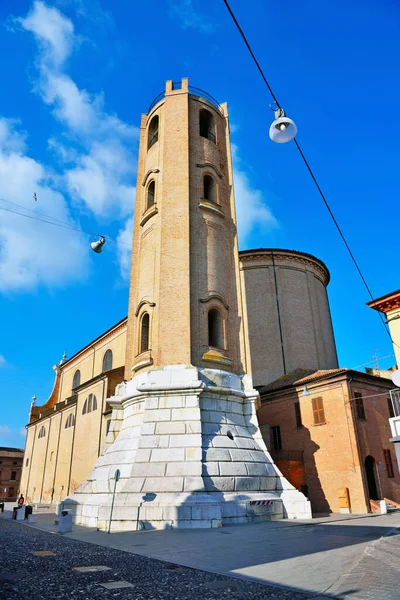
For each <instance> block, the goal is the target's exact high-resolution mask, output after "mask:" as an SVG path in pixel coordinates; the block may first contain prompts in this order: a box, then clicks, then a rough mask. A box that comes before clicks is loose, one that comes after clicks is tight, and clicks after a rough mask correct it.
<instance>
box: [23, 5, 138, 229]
mask: <svg viewBox="0 0 400 600" xmlns="http://www.w3.org/2000/svg"><path fill="white" fill-rule="evenodd" d="M20 23H21V25H22V27H23V29H25V30H26V31H29V32H31V33H32V34H33V35H34V37H35V39H36V40H37V42H38V46H39V53H38V58H37V61H36V65H37V68H38V72H39V79H38V83H37V86H36V91H37V92H38V93H39V94H40V95H41V97H42V99H43V101H44V102H45V103H46V104H48V105H49V106H51V107H52V112H53V115H54V117H55V118H56V119H57V120H58V121H59V122H60V123H61V125H62V126H63V127H64V128H65V134H66V135H67V137H68V139H69V143H70V146H72V147H74V151H71V147H65V141H64V142H63V144H60V143H59V142H57V140H56V139H55V138H54V137H53V138H52V140H51V142H50V143H51V145H52V147H53V148H55V149H57V150H58V155H59V157H60V158H61V159H63V160H65V163H64V165H63V166H64V180H65V185H66V188H67V190H68V192H69V194H71V196H72V198H73V199H74V200H76V201H77V202H78V204H79V203H84V204H85V205H86V206H87V207H88V208H89V209H90V211H92V212H93V213H94V215H96V216H99V217H114V218H119V217H125V216H126V215H127V214H128V213H129V212H130V211H131V210H132V207H133V205H132V203H133V197H134V188H133V179H134V176H135V166H136V146H137V141H138V131H139V130H138V128H136V127H132V126H131V125H129V124H127V123H125V122H124V121H121V119H119V117H118V116H117V115H115V114H112V113H109V112H107V111H106V110H105V106H104V97H103V94H102V92H99V93H96V94H90V93H89V92H88V91H87V90H84V89H79V87H78V86H77V84H76V83H75V82H74V81H73V80H72V79H71V77H70V76H69V75H68V74H67V73H66V72H65V60H66V58H67V57H68V56H69V55H70V54H71V53H72V51H73V49H74V48H75V47H77V46H78V44H79V38H78V37H77V36H76V35H75V34H74V27H73V24H72V22H71V21H70V20H69V19H67V18H66V17H65V16H64V15H63V14H62V13H61V12H60V11H59V10H58V9H56V8H52V7H49V6H47V5H46V4H44V3H43V2H35V3H34V4H33V7H32V10H31V11H30V12H29V14H28V16H27V17H26V18H25V19H20ZM57 145H58V146H59V148H57Z"/></svg>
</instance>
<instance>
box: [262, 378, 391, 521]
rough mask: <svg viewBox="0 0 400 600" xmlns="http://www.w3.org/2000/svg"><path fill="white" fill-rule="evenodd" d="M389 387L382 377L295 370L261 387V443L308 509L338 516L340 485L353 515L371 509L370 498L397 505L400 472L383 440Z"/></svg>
mask: <svg viewBox="0 0 400 600" xmlns="http://www.w3.org/2000/svg"><path fill="white" fill-rule="evenodd" d="M392 388H393V384H392V382H391V381H390V380H388V379H386V378H382V377H376V376H373V375H369V374H367V373H362V372H359V371H353V370H351V369H331V370H327V371H323V370H319V371H311V370H310V371H306V370H297V371H294V372H292V373H290V374H289V375H286V376H283V377H280V378H279V379H277V380H275V381H274V382H272V383H270V384H269V385H266V386H264V387H263V388H262V389H261V390H260V395H261V408H260V409H259V411H258V419H259V423H260V427H261V431H262V433H263V436H264V440H265V441H266V443H267V446H268V448H269V449H270V452H271V455H272V457H273V458H274V461H275V463H276V464H277V466H278V467H279V468H280V470H281V471H282V473H283V474H284V475H285V477H286V478H288V479H289V481H290V482H291V483H292V484H293V485H295V486H296V487H297V488H298V489H299V490H301V491H303V492H304V493H305V494H306V495H307V496H308V498H309V500H310V501H311V506H312V509H313V511H314V512H317V513H326V512H339V510H340V502H339V494H340V492H339V490H343V488H347V489H348V492H349V499H350V510H351V512H355V513H365V512H368V511H370V510H371V504H370V500H379V499H383V498H387V499H390V500H393V501H396V502H400V475H399V470H398V466H397V459H396V454H395V451H394V445H393V444H392V443H391V442H389V438H390V437H391V433H390V427H389V421H388V419H389V418H390V416H392V414H393V413H392V406H391V402H390V396H389V390H391V389H392ZM372 505H373V503H372Z"/></svg>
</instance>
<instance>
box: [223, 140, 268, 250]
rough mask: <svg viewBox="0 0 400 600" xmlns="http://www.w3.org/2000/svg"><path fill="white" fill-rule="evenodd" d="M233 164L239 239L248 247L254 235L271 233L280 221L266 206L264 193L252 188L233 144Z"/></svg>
mask: <svg viewBox="0 0 400 600" xmlns="http://www.w3.org/2000/svg"><path fill="white" fill-rule="evenodd" d="M232 163H233V179H234V185H235V202H236V217H237V226H238V237H239V242H240V244H242V245H246V244H247V243H248V241H249V238H250V236H251V234H252V233H254V232H255V231H271V229H275V228H276V227H278V221H277V220H276V218H275V217H274V215H273V214H272V212H271V210H270V209H269V208H268V206H267V205H266V203H265V200H264V197H263V193H262V191H261V190H258V189H256V188H254V187H252V185H251V182H250V179H249V176H248V175H247V173H246V172H245V171H244V169H243V167H242V165H241V162H240V158H239V152H238V148H237V146H236V145H235V144H232Z"/></svg>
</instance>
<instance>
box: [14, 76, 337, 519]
mask: <svg viewBox="0 0 400 600" xmlns="http://www.w3.org/2000/svg"><path fill="white" fill-rule="evenodd" d="M328 283H329V271H328V269H327V268H326V266H325V265H324V263H323V262H322V261H320V260H319V259H317V258H315V257H314V256H311V255H309V254H306V253H302V252H297V251H294V250H284V249H272V248H259V249H255V250H245V251H242V252H238V245H237V225H236V215H235V200H234V192H233V175H232V166H231V150H230V135H229V123H228V112H227V105H226V104H218V103H217V102H216V101H215V100H214V99H213V98H212V97H211V96H209V95H208V94H207V93H206V92H203V91H202V90H198V89H197V88H192V87H190V86H189V85H188V81H187V79H183V80H182V82H180V83H179V84H176V83H173V82H172V81H167V82H166V88H165V92H163V93H162V94H160V95H159V96H158V97H157V98H156V100H155V101H154V102H153V103H152V104H151V106H150V107H149V109H148V112H147V113H146V114H144V115H142V121H141V136H140V149H139V159H138V173H137V194H136V208H135V222H134V235H133V248H132V269H131V281H130V293H129V305H128V316H127V317H126V318H124V319H122V320H121V321H120V322H119V323H117V324H116V325H114V326H113V327H111V328H110V329H109V330H108V331H106V332H104V333H103V334H101V335H99V337H98V338H96V339H95V340H93V341H91V342H89V343H88V345H87V346H85V347H84V348H82V349H81V350H79V351H78V352H76V353H75V354H74V355H73V356H72V357H71V358H68V359H66V358H63V359H62V360H61V362H60V363H59V364H58V365H56V366H54V367H53V369H54V371H55V383H54V387H53V390H52V392H51V394H50V396H49V398H48V400H47V402H45V403H44V404H42V405H40V406H37V405H36V404H35V402H33V403H32V407H31V411H30V415H29V423H28V425H27V440H26V447H25V456H24V468H23V474H22V480H21V488H20V489H21V492H22V493H23V494H24V495H25V497H26V499H27V501H28V502H46V503H47V502H52V503H55V502H59V501H64V505H65V506H66V507H68V508H69V509H71V510H72V512H73V514H74V520H75V522H77V523H81V524H84V525H89V526H96V527H98V528H99V529H106V528H107V524H108V523H110V524H111V529H112V530H116V531H117V530H130V529H146V528H149V529H150V528H165V527H217V526H221V525H224V524H228V523H239V522H248V521H250V520H256V519H263V518H277V517H282V516H286V517H289V518H308V517H310V515H311V511H310V504H309V502H308V500H307V498H306V497H305V495H304V494H303V493H302V491H303V492H307V490H306V488H305V487H304V482H303V484H302V485H303V488H301V485H296V482H295V481H291V483H293V484H294V485H291V483H289V481H288V480H287V479H286V478H285V477H284V476H283V474H282V473H281V471H279V469H278V468H277V467H276V465H275V463H274V461H273V459H272V457H271V455H270V453H269V452H268V448H269V447H270V430H269V429H268V431H267V429H265V427H262V428H261V429H260V428H259V425H258V421H257V416H256V409H257V408H259V406H260V397H259V393H258V391H257V390H258V389H261V388H262V389H263V391H264V394H265V393H266V390H267V388H266V386H268V385H269V384H271V383H272V382H274V381H275V380H277V379H278V378H280V377H282V376H287V375H288V374H290V373H292V372H293V371H296V370H298V369H301V370H306V371H307V372H314V371H321V370H335V369H337V368H338V362H337V355H336V346H335V341H334V335H333V329H332V323H331V317H330V310H329V303H328V298H327V292H326V287H327V285H328ZM262 414H263V415H264V412H263V413H262ZM266 432H267V433H266ZM263 438H264V439H263ZM117 469H118V472H119V474H120V479H119V480H118V482H117V483H116V482H115V473H116V471H117ZM114 485H116V491H117V493H116V498H115V509H114V510H115V512H114V514H113V516H112V517H111V516H110V511H111V497H112V491H113V489H114ZM296 487H297V489H296ZM300 490H302V491H300ZM111 521H112V523H111Z"/></svg>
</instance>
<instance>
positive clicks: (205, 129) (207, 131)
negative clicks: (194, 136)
mask: <svg viewBox="0 0 400 600" xmlns="http://www.w3.org/2000/svg"><path fill="white" fill-rule="evenodd" d="M199 124H200V135H201V137H204V138H207V139H208V140H210V141H211V142H214V143H215V140H216V135H215V119H214V116H213V115H212V113H210V111H209V110H206V109H205V108H202V109H201V111H200V115H199Z"/></svg>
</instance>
